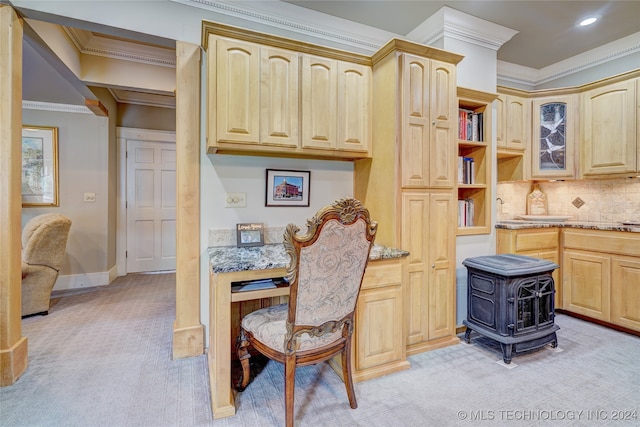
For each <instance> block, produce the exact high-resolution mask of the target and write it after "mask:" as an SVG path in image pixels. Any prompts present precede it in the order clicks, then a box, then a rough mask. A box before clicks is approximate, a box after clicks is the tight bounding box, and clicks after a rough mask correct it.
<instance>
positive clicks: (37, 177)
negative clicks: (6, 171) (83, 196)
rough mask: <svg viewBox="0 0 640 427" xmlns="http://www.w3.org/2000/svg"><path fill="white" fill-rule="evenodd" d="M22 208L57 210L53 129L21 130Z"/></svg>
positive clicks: (55, 134)
mask: <svg viewBox="0 0 640 427" xmlns="http://www.w3.org/2000/svg"><path fill="white" fill-rule="evenodd" d="M22 206H23V207H28V206H59V201H58V128H56V127H45V126H29V125H23V126H22Z"/></svg>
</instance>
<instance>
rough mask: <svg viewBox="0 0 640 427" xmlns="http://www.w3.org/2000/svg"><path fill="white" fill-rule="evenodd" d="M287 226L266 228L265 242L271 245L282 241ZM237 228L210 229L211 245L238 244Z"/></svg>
mask: <svg viewBox="0 0 640 427" xmlns="http://www.w3.org/2000/svg"><path fill="white" fill-rule="evenodd" d="M285 228H286V227H268V228H265V229H264V244H265V245H271V244H274V243H282V241H283V236H284V230H285ZM236 244H237V233H236V229H235V228H232V229H228V228H227V229H212V230H209V247H214V246H236Z"/></svg>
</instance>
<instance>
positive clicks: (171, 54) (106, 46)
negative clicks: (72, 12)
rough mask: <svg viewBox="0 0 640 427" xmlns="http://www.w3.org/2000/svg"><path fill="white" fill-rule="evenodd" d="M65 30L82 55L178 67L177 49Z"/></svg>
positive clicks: (87, 32)
mask: <svg viewBox="0 0 640 427" xmlns="http://www.w3.org/2000/svg"><path fill="white" fill-rule="evenodd" d="M63 28H64V31H65V32H66V33H67V35H68V36H69V38H70V39H71V41H72V42H73V44H74V45H75V46H76V48H77V49H78V51H80V52H81V53H82V54H87V55H95V56H103V57H107V58H114V59H123V60H126V61H132V62H139V63H143V64H151V65H157V66H161V67H169V68H175V67H176V54H175V49H169V48H164V47H158V46H152V45H149V44H140V43H131V42H127V41H124V40H116V39H113V38H108V37H100V36H96V35H94V34H93V33H92V32H90V31H86V30H81V29H78V28H72V27H63Z"/></svg>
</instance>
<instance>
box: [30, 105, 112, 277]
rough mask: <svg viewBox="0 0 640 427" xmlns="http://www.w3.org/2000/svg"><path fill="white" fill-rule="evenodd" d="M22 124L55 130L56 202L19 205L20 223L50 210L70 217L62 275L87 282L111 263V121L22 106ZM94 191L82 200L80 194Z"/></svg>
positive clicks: (106, 268) (87, 115) (103, 118)
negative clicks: (52, 204) (40, 205)
mask: <svg viewBox="0 0 640 427" xmlns="http://www.w3.org/2000/svg"><path fill="white" fill-rule="evenodd" d="M22 114H23V119H22V121H23V123H24V124H30V125H38V126H54V127H57V128H58V139H59V141H58V169H59V191H60V193H59V200H60V206H59V207H55V208H23V210H22V223H23V225H24V224H25V223H26V222H27V221H28V220H29V219H31V218H32V217H34V216H36V215H39V214H42V213H49V212H56V213H61V214H63V215H67V216H68V217H70V218H71V220H72V226H71V232H70V235H69V241H68V243H67V255H66V257H65V260H64V263H63V265H62V269H61V271H60V274H61V276H74V280H75V279H77V280H80V281H83V283H84V284H85V286H88V285H89V284H90V282H91V280H92V277H93V276H91V274H95V273H102V272H106V271H108V269H109V268H111V267H112V266H113V263H112V265H109V255H108V251H109V250H110V248H109V247H110V245H109V239H110V237H109V235H108V233H109V176H108V171H109V141H108V138H109V130H108V127H109V121H108V119H107V118H106V117H97V116H94V115H93V114H82V113H66V112H57V111H55V112H54V111H39V110H28V109H24V110H23V112H22ZM86 192H91V193H95V194H96V201H95V202H84V201H83V199H84V193H86Z"/></svg>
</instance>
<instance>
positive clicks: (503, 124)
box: [495, 95, 507, 149]
mask: <svg viewBox="0 0 640 427" xmlns="http://www.w3.org/2000/svg"><path fill="white" fill-rule="evenodd" d="M506 100H507V97H506V95H500V96H498V98H497V99H496V101H495V102H496V144H497V147H498V149H500V148H507V135H506V133H507V132H506V131H507V118H506Z"/></svg>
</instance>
